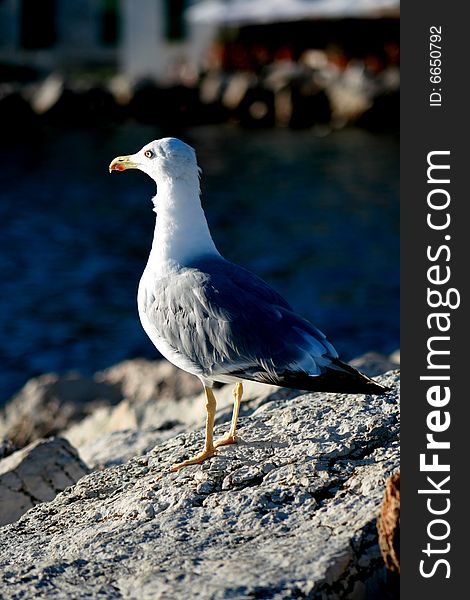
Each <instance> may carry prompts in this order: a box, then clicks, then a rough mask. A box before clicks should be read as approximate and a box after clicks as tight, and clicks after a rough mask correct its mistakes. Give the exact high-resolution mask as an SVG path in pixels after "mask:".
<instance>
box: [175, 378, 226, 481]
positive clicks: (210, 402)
mask: <svg viewBox="0 0 470 600" xmlns="http://www.w3.org/2000/svg"><path fill="white" fill-rule="evenodd" d="M204 391H205V393H206V411H207V417H206V443H205V445H204V450H203V451H202V452H200V453H199V454H196V455H195V456H193V457H192V458H189V459H188V460H185V461H183V462H182V463H177V464H176V465H173V466H172V467H171V469H170V471H178V470H179V469H181V468H182V467H187V466H188V465H198V464H200V463H203V462H204V461H205V460H206V459H208V458H210V457H211V456H214V454H215V446H214V419H215V409H216V406H217V403H216V401H215V396H214V393H213V391H212V389H211V388H208V387H205V386H204Z"/></svg>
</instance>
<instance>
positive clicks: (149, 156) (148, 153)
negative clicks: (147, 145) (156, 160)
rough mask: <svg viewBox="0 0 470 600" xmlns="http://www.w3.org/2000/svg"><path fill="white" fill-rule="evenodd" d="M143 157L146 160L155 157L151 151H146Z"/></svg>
mask: <svg viewBox="0 0 470 600" xmlns="http://www.w3.org/2000/svg"><path fill="white" fill-rule="evenodd" d="M144 156H146V157H147V158H153V157H154V156H155V152H154V151H153V150H146V151H145V152H144Z"/></svg>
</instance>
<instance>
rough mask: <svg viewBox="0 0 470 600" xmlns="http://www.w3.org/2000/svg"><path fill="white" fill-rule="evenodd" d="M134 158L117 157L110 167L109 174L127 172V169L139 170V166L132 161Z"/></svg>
mask: <svg viewBox="0 0 470 600" xmlns="http://www.w3.org/2000/svg"><path fill="white" fill-rule="evenodd" d="M132 159H133V157H132V156H116V158H115V159H113V160H112V161H111V163H110V165H109V172H110V173H112V172H113V171H125V170H126V169H138V168H139V165H138V164H137V163H136V162H135V161H134V160H132Z"/></svg>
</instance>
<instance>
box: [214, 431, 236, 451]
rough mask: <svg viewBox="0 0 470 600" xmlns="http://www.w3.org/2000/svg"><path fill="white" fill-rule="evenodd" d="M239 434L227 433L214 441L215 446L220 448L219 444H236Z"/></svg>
mask: <svg viewBox="0 0 470 600" xmlns="http://www.w3.org/2000/svg"><path fill="white" fill-rule="evenodd" d="M236 443H237V436H236V435H233V434H232V433H230V432H229V433H226V434H225V435H224V436H223V437H221V438H220V439H218V440H216V441H215V442H214V448H219V446H228V445H229V444H236Z"/></svg>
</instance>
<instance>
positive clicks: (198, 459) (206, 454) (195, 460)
mask: <svg viewBox="0 0 470 600" xmlns="http://www.w3.org/2000/svg"><path fill="white" fill-rule="evenodd" d="M214 454H215V446H214V447H213V448H210V449H206V450H203V451H202V452H200V453H199V454H196V455H194V456H193V457H192V458H188V460H184V461H183V462H180V463H176V464H175V465H172V466H171V468H170V471H171V472H172V473H174V472H175V471H179V470H180V469H182V468H183V467H189V466H190V465H200V464H201V463H203V462H204V461H205V460H207V459H208V458H211V457H212V456H214Z"/></svg>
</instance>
